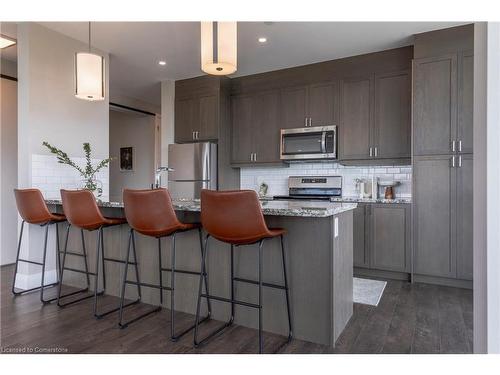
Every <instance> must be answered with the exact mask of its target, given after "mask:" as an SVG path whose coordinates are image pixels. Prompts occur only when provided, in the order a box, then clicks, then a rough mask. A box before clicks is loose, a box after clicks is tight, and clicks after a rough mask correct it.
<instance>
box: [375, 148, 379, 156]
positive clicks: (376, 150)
mask: <svg viewBox="0 0 500 375" xmlns="http://www.w3.org/2000/svg"><path fill="white" fill-rule="evenodd" d="M377 155H378V148H377V147H375V157H377Z"/></svg>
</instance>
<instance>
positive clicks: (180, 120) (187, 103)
mask: <svg viewBox="0 0 500 375" xmlns="http://www.w3.org/2000/svg"><path fill="white" fill-rule="evenodd" d="M174 116H175V142H177V143H184V142H193V140H194V138H195V136H194V131H195V130H194V129H195V128H197V124H198V122H199V106H198V100H197V99H196V98H182V99H179V100H176V102H175V115H174Z"/></svg>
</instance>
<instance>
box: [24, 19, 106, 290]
mask: <svg viewBox="0 0 500 375" xmlns="http://www.w3.org/2000/svg"><path fill="white" fill-rule="evenodd" d="M17 39H18V78H19V82H18V185H19V187H21V188H27V187H30V186H32V176H33V165H32V156H33V155H39V154H40V155H48V154H49V153H48V151H47V150H46V149H45V147H43V146H42V142H43V141H48V142H49V143H51V144H53V145H55V146H58V147H60V148H62V149H63V150H64V151H66V152H67V153H68V154H69V155H70V156H74V157H79V156H83V155H84V154H83V150H82V143H84V142H90V144H91V146H92V148H93V157H95V158H99V159H102V158H106V157H108V155H109V133H108V131H109V109H108V108H109V101H108V96H109V95H108V93H109V84H108V83H109V80H108V77H109V72H108V71H106V85H105V92H106V100H104V101H101V102H88V101H84V100H80V99H77V98H75V96H74V58H75V57H74V56H75V53H76V52H79V51H85V50H87V48H88V46H87V45H86V44H85V43H82V42H79V41H77V40H75V39H71V38H69V37H67V36H65V35H62V34H59V33H57V32H54V31H52V30H49V29H47V28H44V27H42V26H40V25H38V24H35V23H20V24H18V28H17ZM98 53H101V54H103V53H102V52H98ZM103 56H104V57H105V60H106V67H108V66H109V64H108V62H109V57H108V55H107V54H103ZM106 193H107V192H106ZM26 234H27V235H26V236H25V240H23V253H24V256H29V257H30V258H33V259H36V258H38V259H40V254H41V251H42V249H41V247H40V242H41V241H40V239H41V236H42V231H41V230H40V228H38V227H35V226H31V227H29V228H28V231H27V232H26ZM49 238H50V242H49V246H50V247H49V249H54V241H53V239H54V234H53V233H50V234H49ZM49 254H51V258H52V261H51V263H50V265H49V267H52V268H54V262H53V260H54V259H55V257H54V256H55V252H54V251H52V252H50V251H49ZM20 271H21V273H22V274H23V275H24V276H26V275H28V276H27V277H22V278H21V280H25V283H24V285H19V286H20V287H28V286H29V284H30V283H31V282H33V283H36V282H39V275H38V272H39V271H40V270H39V267H36V266H33V265H30V266H29V267H28V266H25V265H23V267H22V268H21V270H20ZM47 281H48V282H50V281H51V280H47Z"/></svg>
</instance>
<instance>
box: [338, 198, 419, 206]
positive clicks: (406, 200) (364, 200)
mask: <svg viewBox="0 0 500 375" xmlns="http://www.w3.org/2000/svg"><path fill="white" fill-rule="evenodd" d="M331 201H332V202H356V203H392V204H407V203H411V198H394V199H385V198H359V197H342V198H331Z"/></svg>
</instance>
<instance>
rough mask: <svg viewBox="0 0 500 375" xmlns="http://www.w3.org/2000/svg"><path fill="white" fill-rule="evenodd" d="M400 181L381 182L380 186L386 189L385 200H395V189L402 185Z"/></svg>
mask: <svg viewBox="0 0 500 375" xmlns="http://www.w3.org/2000/svg"><path fill="white" fill-rule="evenodd" d="M400 184H401V182H400V181H393V180H390V181H379V185H380V186H381V187H383V188H384V198H385V199H394V198H395V193H394V187H396V186H398V185H400Z"/></svg>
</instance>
